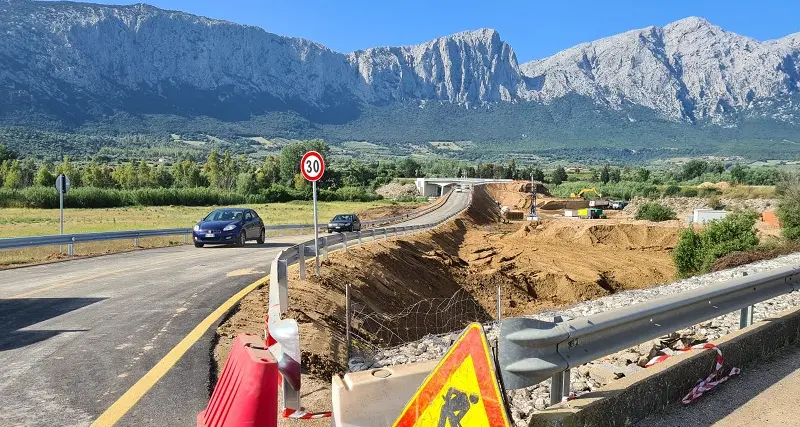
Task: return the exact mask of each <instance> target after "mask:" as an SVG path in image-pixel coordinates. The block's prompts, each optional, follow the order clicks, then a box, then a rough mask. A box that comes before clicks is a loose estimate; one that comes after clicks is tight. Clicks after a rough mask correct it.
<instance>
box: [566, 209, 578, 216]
mask: <svg viewBox="0 0 800 427" xmlns="http://www.w3.org/2000/svg"><path fill="white" fill-rule="evenodd" d="M564 216H568V217H571V218H575V217H577V216H578V211H576V210H575V209H564Z"/></svg>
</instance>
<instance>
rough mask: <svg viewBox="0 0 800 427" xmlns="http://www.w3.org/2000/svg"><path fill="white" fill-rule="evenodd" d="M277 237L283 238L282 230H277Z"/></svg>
mask: <svg viewBox="0 0 800 427" xmlns="http://www.w3.org/2000/svg"><path fill="white" fill-rule="evenodd" d="M278 236H280V237H283V229H282V228H279V229H278Z"/></svg>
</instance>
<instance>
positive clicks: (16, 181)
mask: <svg viewBox="0 0 800 427" xmlns="http://www.w3.org/2000/svg"><path fill="white" fill-rule="evenodd" d="M6 161H7V162H8V160H6ZM21 185H22V168H20V166H19V161H18V160H12V161H11V162H10V164H9V166H8V170H7V171H6V173H5V179H4V180H3V187H4V188H20V187H21Z"/></svg>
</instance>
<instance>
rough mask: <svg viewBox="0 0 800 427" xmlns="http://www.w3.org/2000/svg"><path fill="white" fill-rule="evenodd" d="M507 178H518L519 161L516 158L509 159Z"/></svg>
mask: <svg viewBox="0 0 800 427" xmlns="http://www.w3.org/2000/svg"><path fill="white" fill-rule="evenodd" d="M505 178H506V179H516V178H517V163H516V162H515V161H514V159H511V160H509V161H508V167H507V168H506V176H505Z"/></svg>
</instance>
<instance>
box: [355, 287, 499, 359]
mask: <svg viewBox="0 0 800 427" xmlns="http://www.w3.org/2000/svg"><path fill="white" fill-rule="evenodd" d="M350 318H351V321H350V322H349V325H350V327H349V331H350V334H349V336H350V346H349V350H348V354H349V364H350V369H351V370H361V369H366V368H369V367H372V366H374V365H375V364H376V363H379V362H380V360H379V359H380V357H381V356H382V354H383V353H384V351H385V350H387V349H390V348H395V347H398V346H402V345H405V344H408V343H412V342H415V341H418V340H420V339H423V338H425V337H430V336H437V335H442V334H448V333H451V332H461V330H463V329H464V328H465V327H466V326H467V325H469V324H470V323H472V322H482V323H483V322H487V321H490V320H492V317H491V315H489V314H488V313H487V312H486V310H485V309H484V308H483V307H482V306H481V305H480V304H479V303H478V302H477V301H476V300H475V299H474V298H473V297H472V296H471V295H470V294H469V293H468V292H467V291H465V290H463V289H461V290H458V291H457V292H456V293H455V294H453V295H452V296H450V297H445V298H427V299H423V300H420V301H418V302H416V303H415V304H412V305H410V306H408V307H406V308H404V309H403V310H402V311H400V312H397V313H378V312H375V311H374V310H372V309H371V308H370V307H369V306H367V305H365V304H363V303H359V302H357V301H353V300H351V301H350Z"/></svg>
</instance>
